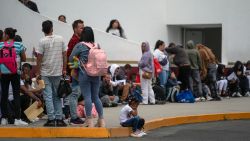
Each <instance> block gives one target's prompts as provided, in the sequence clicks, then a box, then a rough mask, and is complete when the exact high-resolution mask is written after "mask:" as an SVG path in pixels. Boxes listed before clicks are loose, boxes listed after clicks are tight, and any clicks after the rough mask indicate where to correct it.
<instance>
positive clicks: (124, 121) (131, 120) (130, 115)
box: [120, 96, 146, 137]
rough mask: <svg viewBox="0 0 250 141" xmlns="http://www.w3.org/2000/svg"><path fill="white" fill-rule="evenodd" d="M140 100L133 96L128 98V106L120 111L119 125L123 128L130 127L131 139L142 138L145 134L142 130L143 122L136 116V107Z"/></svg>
mask: <svg viewBox="0 0 250 141" xmlns="http://www.w3.org/2000/svg"><path fill="white" fill-rule="evenodd" d="M139 104H140V100H138V99H137V98H136V97H134V96H130V97H129V100H128V104H127V105H126V106H124V107H123V108H122V109H121V112H120V124H121V126H123V127H132V130H133V133H131V136H132V137H142V136H144V135H146V133H145V132H144V131H143V130H142V129H143V126H144V123H145V120H144V119H143V118H141V117H140V116H139V115H138V106H139Z"/></svg>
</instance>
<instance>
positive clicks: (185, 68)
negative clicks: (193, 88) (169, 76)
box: [165, 45, 191, 90]
mask: <svg viewBox="0 0 250 141" xmlns="http://www.w3.org/2000/svg"><path fill="white" fill-rule="evenodd" d="M165 50H166V52H167V53H170V54H174V58H173V62H174V64H175V65H176V66H178V67H179V75H178V80H179V81H181V88H180V90H187V89H190V84H189V77H190V73H191V68H190V61H189V58H188V55H187V53H186V51H185V49H184V48H183V46H181V45H177V46H173V47H168V48H166V49H165Z"/></svg>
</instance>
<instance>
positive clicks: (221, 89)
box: [217, 64, 228, 96]
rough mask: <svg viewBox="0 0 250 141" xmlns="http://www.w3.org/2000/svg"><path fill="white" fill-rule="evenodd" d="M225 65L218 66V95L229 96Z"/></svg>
mask: <svg viewBox="0 0 250 141" xmlns="http://www.w3.org/2000/svg"><path fill="white" fill-rule="evenodd" d="M225 67H226V66H225V65H223V64H219V65H218V68H217V90H218V95H220V96H227V95H226V91H227V85H228V81H227V79H226V76H225Z"/></svg>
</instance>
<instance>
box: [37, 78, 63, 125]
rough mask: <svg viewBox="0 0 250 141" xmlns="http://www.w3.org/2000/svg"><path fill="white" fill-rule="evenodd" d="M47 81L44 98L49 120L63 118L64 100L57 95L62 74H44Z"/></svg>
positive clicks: (45, 81)
mask: <svg viewBox="0 0 250 141" xmlns="http://www.w3.org/2000/svg"><path fill="white" fill-rule="evenodd" d="M42 79H43V80H44V83H45V89H44V90H43V93H44V94H43V98H44V100H45V106H46V111H47V115H48V119H49V120H54V119H59V120H61V119H62V115H63V113H62V101H61V99H60V98H59V97H58V96H57V89H58V86H59V83H60V80H61V76H42Z"/></svg>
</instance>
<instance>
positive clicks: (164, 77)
mask: <svg viewBox="0 0 250 141" xmlns="http://www.w3.org/2000/svg"><path fill="white" fill-rule="evenodd" d="M168 76H169V71H166V70H162V72H161V73H160V74H159V79H160V83H161V86H162V87H163V88H164V87H165V85H166V83H167V80H168Z"/></svg>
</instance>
